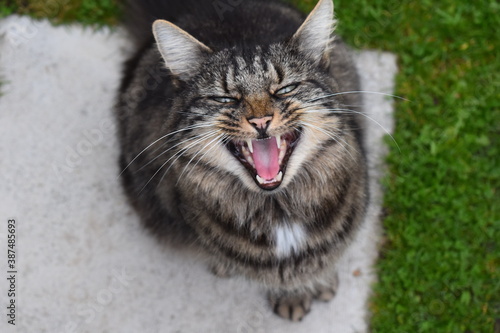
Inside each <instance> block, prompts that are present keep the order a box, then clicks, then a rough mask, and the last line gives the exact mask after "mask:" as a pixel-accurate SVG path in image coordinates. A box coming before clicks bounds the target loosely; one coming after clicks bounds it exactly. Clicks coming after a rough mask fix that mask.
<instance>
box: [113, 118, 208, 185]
mask: <svg viewBox="0 0 500 333" xmlns="http://www.w3.org/2000/svg"><path fill="white" fill-rule="evenodd" d="M210 126H212V125H211V124H210V123H206V124H197V125H191V126H188V127H185V128H183V129H180V130H177V131H174V132H171V133H169V134H166V135H164V136H162V137H160V138H159V139H157V140H155V141H154V142H153V143H151V144H150V145H149V146H147V147H146V148H144V149H143V150H142V151H141V152H140V153H139V154H137V156H136V157H134V158H133V159H132V161H130V163H129V164H127V166H126V167H125V168H124V169H123V170H122V171H121V172H120V174H119V175H118V177H117V179H118V178H120V177H121V175H122V174H123V173H124V172H125V170H127V169H128V168H129V167H130V166H131V165H132V163H134V162H135V160H137V159H138V158H139V156H141V155H142V154H143V153H144V152H145V151H146V150H148V149H149V148H151V147H152V146H153V145H155V144H156V143H158V142H159V141H161V140H163V139H165V138H167V137H169V136H172V135H174V134H177V133H180V132H184V131H188V130H192V129H196V128H203V127H210Z"/></svg>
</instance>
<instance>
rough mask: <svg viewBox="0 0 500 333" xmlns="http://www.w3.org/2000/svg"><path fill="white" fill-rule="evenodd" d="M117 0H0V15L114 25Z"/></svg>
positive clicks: (118, 12) (116, 14) (117, 12)
mask: <svg viewBox="0 0 500 333" xmlns="http://www.w3.org/2000/svg"><path fill="white" fill-rule="evenodd" d="M119 8H120V7H119V0H0V17H1V16H5V15H8V14H10V13H12V12H16V13H19V14H26V15H30V16H33V17H35V18H49V19H51V21H52V22H54V23H56V24H61V23H71V22H75V21H77V22H80V23H83V24H85V25H98V26H102V25H114V24H117V23H118V20H119V14H120V9H119Z"/></svg>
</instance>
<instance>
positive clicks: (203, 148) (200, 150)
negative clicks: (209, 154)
mask: <svg viewBox="0 0 500 333" xmlns="http://www.w3.org/2000/svg"><path fill="white" fill-rule="evenodd" d="M222 136H223V135H222V134H219V135H218V136H216V137H215V139H213V140H212V141H210V142H209V143H207V144H206V145H204V146H203V147H202V148H201V149H199V150H198V152H197V153H196V154H194V156H193V157H191V159H190V160H189V162H188V163H187V164H186V166H185V167H184V169H182V172H181V174H180V175H179V178H178V180H177V183H179V181H180V179H181V177H182V176H183V175H184V172H186V170H187V168H188V167H189V164H191V162H192V161H193V160H194V159H195V158H196V156H198V155H199V154H200V153H201V152H202V151H204V150H205V149H206V148H207V147H208V146H210V145H211V144H212V143H213V142H214V141H218V140H220V138H221V137H222ZM205 155H206V153H205V154H203V156H202V157H201V158H203V157H204V156H205ZM201 158H200V159H201ZM199 161H200V160H198V162H199ZM198 162H197V163H196V164H195V166H196V165H198Z"/></svg>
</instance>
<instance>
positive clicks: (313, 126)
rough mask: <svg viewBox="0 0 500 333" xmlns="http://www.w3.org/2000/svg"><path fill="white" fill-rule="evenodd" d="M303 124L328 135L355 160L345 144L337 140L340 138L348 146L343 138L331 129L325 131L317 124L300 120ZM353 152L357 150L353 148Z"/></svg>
mask: <svg viewBox="0 0 500 333" xmlns="http://www.w3.org/2000/svg"><path fill="white" fill-rule="evenodd" d="M301 123H302V124H303V125H304V126H309V127H312V128H314V129H316V130H318V131H320V132H322V133H323V134H325V135H327V136H328V137H330V138H331V139H332V140H334V141H335V142H336V143H338V144H339V145H340V146H341V147H342V148H343V149H344V150H345V151H346V152H347V154H349V156H350V157H351V158H352V160H353V161H355V162H356V159H355V158H354V156H352V154H351V152H350V151H349V149H347V147H346V146H344V145H343V144H342V143H341V142H340V141H339V140H341V141H342V142H343V143H345V144H346V145H347V146H350V145H349V144H348V143H347V142H346V141H345V140H343V139H342V138H341V137H339V136H338V135H336V134H335V133H332V132H331V131H327V130H325V129H323V128H321V127H319V126H316V125H313V124H311V123H307V122H304V121H302V122H301ZM354 151H355V152H357V150H355V149H354Z"/></svg>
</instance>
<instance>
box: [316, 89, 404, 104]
mask: <svg viewBox="0 0 500 333" xmlns="http://www.w3.org/2000/svg"><path fill="white" fill-rule="evenodd" d="M347 94H374V95H382V96H388V97H393V98H397V99H401V100H403V101H407V102H409V101H410V100H408V99H406V98H403V97H401V96H396V95H392V94H386V93H382V92H378V91H367V90H358V91H344V92H338V93H335V94H329V95H325V96H322V97H317V98H314V99H311V100H308V101H306V103H310V102H315V101H319V100H321V99H325V98H329V97H334V96H339V95H347Z"/></svg>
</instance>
